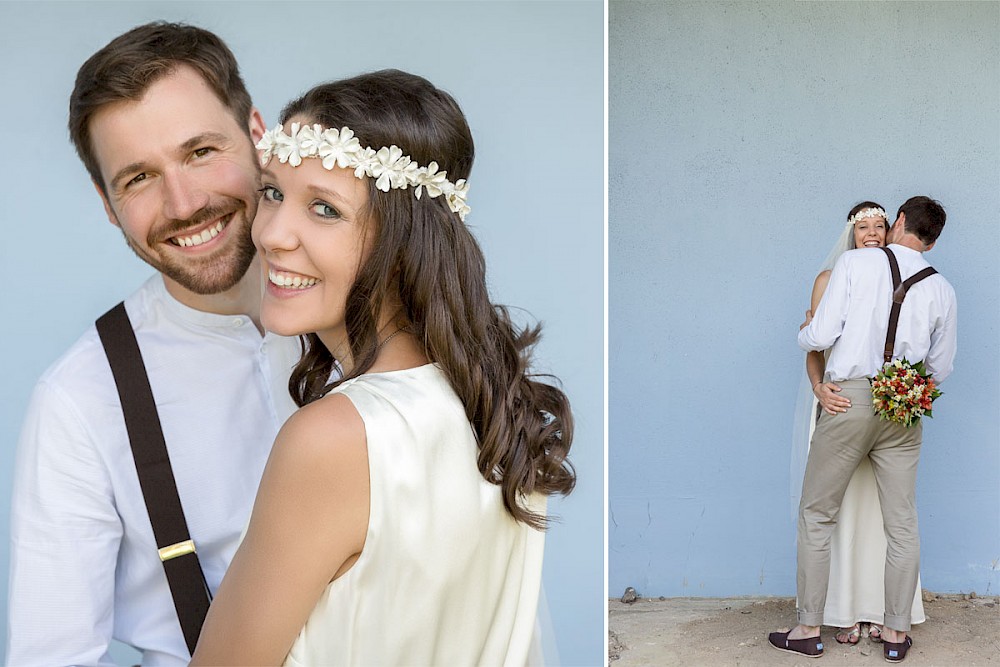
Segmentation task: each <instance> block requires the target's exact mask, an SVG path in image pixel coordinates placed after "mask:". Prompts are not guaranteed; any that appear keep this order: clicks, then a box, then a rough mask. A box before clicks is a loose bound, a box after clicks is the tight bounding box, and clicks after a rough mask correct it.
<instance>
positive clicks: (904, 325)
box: [799, 243, 957, 382]
mask: <svg viewBox="0 0 1000 667" xmlns="http://www.w3.org/2000/svg"><path fill="white" fill-rule="evenodd" d="M889 249H890V250H892V252H893V254H894V255H895V256H896V259H897V261H898V262H899V272H900V279H901V280H906V279H907V278H909V277H910V276H912V275H913V274H915V273H917V272H918V271H920V270H921V269H923V268H925V267H927V266H929V265H928V263H927V261H926V260H925V259H924V257H923V254H922V253H920V252H918V251H916V250H913V249H912V248H907V247H906V246H901V245H897V244H895V243H893V244H891V245H890V246H889ZM891 306H892V274H891V273H890V272H889V261H888V258H887V257H886V256H885V253H884V252H883V251H882V250H880V249H878V248H859V249H857V250H850V251H848V252H845V253H844V254H843V255H841V256H840V258H839V259H838V260H837V263H836V265H835V266H834V267H833V272H832V273H831V274H830V282H829V284H828V285H827V288H826V292H825V293H824V294H823V298H822V299H821V300H820V303H819V306H818V307H817V308H816V312H815V314H814V316H813V320H812V322H810V324H809V326H807V327H805V328H804V329H802V330H801V331H800V332H799V345H800V346H801V347H802V349H804V350H817V351H819V350H825V349H827V348H830V356H829V359H828V360H827V363H826V372H827V376H828V377H829V378H830V379H831V380H832V381H834V382H837V381H841V380H851V379H858V378H864V377H871V376H873V375H875V373H877V372H878V370H879V369H880V368H881V367H882V354H883V349H884V347H885V336H886V330H887V328H888V326H889V310H890V308H891ZM956 308H957V306H956V303H955V290H954V289H953V288H952V286H951V284H950V283H949V282H948V281H947V280H945V278H944V276H942V275H941V274H935V275H932V276H930V277H929V278H925V279H924V280H922V281H920V282H918V283H917V284H915V285H914V286H913V287H911V288H910V290H909V291H908V292H907V293H906V298H905V300H904V301H903V306H902V309H901V310H900V314H899V326H898V328H897V329H896V341H895V346H894V347H893V355H892V358H893V359H901V358H903V357H905V358H906V359H907V360H908V361H911V362H914V363H915V362H917V361H921V360H923V361H924V363H925V364H926V366H927V370H928V372H930V373H932V374H933V375H934V378H935V380H937V381H938V382H941V381H943V380H944V379H945V378H947V377H948V375H949V374H950V373H951V371H952V368H953V365H954V360H955V349H956V340H957V330H956V326H957V311H956Z"/></svg>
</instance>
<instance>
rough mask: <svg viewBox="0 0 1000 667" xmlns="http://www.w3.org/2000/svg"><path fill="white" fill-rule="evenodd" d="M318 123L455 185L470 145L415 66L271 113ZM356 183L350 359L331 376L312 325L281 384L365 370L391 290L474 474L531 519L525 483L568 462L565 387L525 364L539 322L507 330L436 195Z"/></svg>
mask: <svg viewBox="0 0 1000 667" xmlns="http://www.w3.org/2000/svg"><path fill="white" fill-rule="evenodd" d="M289 120H296V121H301V122H304V123H305V122H308V123H319V124H320V125H323V126H324V127H332V128H338V129H339V128H341V127H345V126H346V127H349V128H351V130H353V131H354V133H355V135H356V136H357V137H358V139H359V140H360V141H361V145H362V146H371V147H372V148H375V149H376V150H378V149H379V148H380V147H382V146H392V145H395V146H398V147H399V148H401V149H402V151H403V154H404V155H409V156H410V157H411V158H412V159H413V160H414V161H415V162H417V163H418V164H420V165H424V166H426V165H428V164H430V163H431V162H432V161H433V162H437V164H438V166H439V168H440V169H442V170H444V171H447V173H448V178H449V180H451V181H452V182H456V181H457V180H458V179H461V178H466V179H467V178H468V177H469V172H470V171H471V169H472V162H473V158H474V152H475V150H474V146H473V142H472V133H471V132H470V130H469V126H468V123H467V122H466V120H465V116H464V115H463V114H462V111H461V109H460V108H459V106H458V104H457V103H456V102H455V100H454V99H453V98H452V97H451V96H450V95H449V94H448V93H445V92H444V91H441V90H438V89H437V88H435V87H434V86H433V85H432V84H431V83H430V82H429V81H427V80H426V79H423V78H421V77H419V76H416V75H413V74H408V73H406V72H401V71H398V70H383V71H379V72H373V73H370V74H363V75H360V76H357V77H354V78H351V79H345V80H341V81H335V82H332V83H326V84H322V85H320V86H317V87H315V88H313V89H312V90H310V91H309V92H307V93H306V94H305V95H303V96H302V97H301V98H299V99H297V100H294V101H292V102H290V103H289V104H288V106H286V107H285V109H284V110H283V111H282V113H281V122H282V123H286V124H287V123H288V122H289ZM367 181H368V210H367V211H366V212H365V213H366V218H367V222H368V224H370V225H371V229H370V232H369V236H368V238H369V254H368V256H367V257H366V258H365V260H364V261H363V263H362V265H361V267H360V269H359V272H358V275H357V278H356V279H355V281H354V284H353V285H352V286H351V289H350V291H349V293H348V296H347V306H346V312H345V319H346V327H347V335H348V343H349V345H350V352H351V356H352V360H353V365H352V367H351V368H350V369H349V370H348V371H347V374H346V375H345V376H344V377H342V378H340V379H339V380H333V381H331V374H332V373H333V371H334V368H335V363H336V362H335V360H334V358H333V356H332V355H331V354H330V351H329V350H327V349H326V347H324V346H323V344H322V343H321V342H320V340H319V338H318V337H317V336H316V335H315V334H309V335H307V336H305V337H304V339H303V355H302V359H301V360H300V361H299V363H298V365H297V366H296V368H295V370H294V371H293V373H292V376H291V379H290V381H289V390H290V391H291V393H292V397H293V398H294V400H295V401H296V402H297V403H298V404H299V405H300V406H301V405H305V404H306V403H309V402H311V401H314V400H316V399H318V398H320V397H322V396H324V395H326V394H327V393H328V392H329V391H330V390H331V389H333V388H334V387H336V386H337V385H338V384H340V383H341V382H343V381H346V380H348V379H350V378H353V377H357V376H358V375H361V374H363V373H365V372H366V371H368V370H369V369H370V368H371V367H372V364H373V363H374V362H375V359H376V356H377V353H378V335H379V331H378V326H379V317H380V315H383V313H382V312H381V310H382V307H383V304H386V303H387V302H388V300H389V299H390V298H395V297H396V296H398V298H399V300H400V302H401V303H402V309H403V312H402V314H403V315H404V316H405V318H406V320H407V321H408V331H410V332H411V333H412V334H413V335H414V336H415V337H416V338H417V340H419V341H422V343H423V346H424V350H425V353H426V355H427V357H428V358H429V359H430V360H431V361H433V362H436V363H437V364H439V365H440V367H441V368H442V369H443V371H444V373H445V376H446V377H447V378H448V380H449V382H450V383H451V386H452V387H453V388H454V390H455V393H456V394H458V397H459V399H461V401H462V404H463V405H464V406H465V413H466V415H467V416H468V418H469V421H470V422H471V424H472V428H473V430H474V431H475V434H476V438H477V440H478V443H479V455H478V467H479V472H480V473H481V474H482V475H483V477H484V478H485V479H486V480H487V481H489V482H492V483H494V484H499V485H500V486H501V488H502V494H503V500H504V506H505V507H506V509H507V511H508V512H509V513H510V514H511V515H512V516H513V517H514V518H515V519H516V520H518V521H522V522H524V523H527V524H529V525H531V526H533V527H535V528H539V529H541V528H544V527H545V525H546V518H545V517H544V516H543V515H541V514H538V513H536V512H532V511H531V510H529V509H528V508H527V507H526V504H525V498H526V496H527V495H528V494H531V493H533V492H541V493H545V494H556V493H561V494H568V493H569V492H570V491H572V489H573V486H574V484H575V483H576V474H575V472H574V470H573V466H572V465H571V464H570V462H569V461H568V460H567V454H568V453H569V449H570V444H571V442H572V439H573V418H572V413H571V412H570V407H569V402H568V400H567V398H566V395H565V394H564V393H563V392H562V391H561V390H560V389H558V388H557V387H555V386H553V385H551V384H547V383H545V382H541V381H539V379H538V378H539V376H536V375H533V374H531V373H530V371H529V366H530V360H531V350H532V348H533V346H534V344H535V343H536V342H537V340H538V338H539V335H540V331H541V328H540V326H538V325H536V326H534V327H528V328H524V329H519V328H518V327H517V326H515V325H514V323H513V322H512V320H511V317H510V315H509V313H508V311H507V309H506V308H505V307H503V306H498V305H494V304H493V303H492V302H491V301H490V298H489V293H488V291H487V288H486V263H485V260H484V258H483V254H482V251H481V250H480V248H479V244H478V243H477V242H476V240H475V238H474V237H473V236H472V234H471V233H470V232H469V230H468V229H467V228H466V226H465V225H464V224H463V223H462V222H461V221H460V220H459V217H458V214H456V213H453V212H452V211H451V210H450V209H449V208H448V204H447V202H446V201H445V197H444V196H439V197H436V198H430V197H428V196H426V193H425V195H424V196H423V197H422V198H421V199H419V200H418V199H417V198H416V197H415V196H414V192H413V190H412V189H408V190H396V189H393V190H390V191H389V192H381V191H380V190H378V189H376V187H375V181H374V179H367Z"/></svg>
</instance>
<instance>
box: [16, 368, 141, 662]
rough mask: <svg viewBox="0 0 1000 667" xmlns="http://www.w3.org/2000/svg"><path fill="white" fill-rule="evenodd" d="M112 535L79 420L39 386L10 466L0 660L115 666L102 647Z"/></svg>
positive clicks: (110, 597) (107, 629)
mask: <svg viewBox="0 0 1000 667" xmlns="http://www.w3.org/2000/svg"><path fill="white" fill-rule="evenodd" d="M121 537H122V525H121V521H120V519H119V517H118V513H117V512H116V510H115V503H114V495H113V493H112V487H111V481H110V477H109V475H108V472H107V467H106V466H105V465H104V462H103V460H102V459H101V457H100V456H99V454H98V452H97V451H96V449H95V447H94V443H93V440H92V438H91V436H90V434H89V433H88V432H87V429H86V428H85V422H84V421H83V420H82V419H81V418H80V415H79V412H78V411H77V409H76V406H75V405H74V404H73V402H72V401H71V400H69V398H68V397H66V396H65V395H64V394H63V393H62V392H60V391H59V390H58V389H57V388H56V387H54V386H53V385H51V384H47V383H46V382H45V381H44V380H43V381H42V382H40V383H39V385H38V386H37V387H36V389H35V393H34V395H33V396H32V399H31V403H30V405H29V407H28V412H27V416H26V418H25V422H24V426H23V429H22V432H21V437H20V441H19V442H18V451H17V462H16V464H15V476H14V489H13V497H12V503H11V544H10V587H9V600H8V628H7V664H9V665H17V666H18V667H29V666H31V665H47V666H48V667H53V666H56V665H84V666H91V665H100V666H104V665H114V664H115V663H114V661H113V660H112V659H111V657H110V656H109V655H108V646H109V644H110V642H111V636H112V632H113V627H114V596H115V565H116V562H117V557H118V549H119V545H120V542H121Z"/></svg>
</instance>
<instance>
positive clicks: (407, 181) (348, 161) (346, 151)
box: [257, 123, 863, 221]
mask: <svg viewBox="0 0 1000 667" xmlns="http://www.w3.org/2000/svg"><path fill="white" fill-rule="evenodd" d="M291 129H292V133H291V134H286V133H285V131H284V128H283V127H282V126H281V125H280V124H279V125H276V126H275V127H274V128H273V129H271V130H268V131H267V132H265V133H264V136H263V137H262V138H261V140H260V141H259V142H257V148H258V149H259V150H260V151H261V154H260V163H261V164H262V165H264V166H266V165H267V163H268V162H269V161H270V160H271V156H272V155H276V156H277V157H278V161H279V162H281V163H282V164H285V163H287V164H289V165H291V166H293V167H297V166H299V165H300V164H302V158H307V157H310V158H317V159H320V160H322V161H323V167H324V168H325V169H330V170H332V169H333V168H334V167H341V168H343V169H353V170H354V175H355V176H357V177H358V178H365V177H369V178H374V179H376V180H375V187H376V188H378V189H379V190H381V191H382V192H388V191H389V190H390V189H399V190H405V189H407V188H409V187H411V186H412V187H414V188H415V189H416V193H415V194H416V196H417V199H420V195H421V194H423V192H424V191H425V190H426V191H427V196H428V197H438V196H440V195H444V197H445V200H446V201H447V202H448V208H450V209H451V210H452V211H453V212H455V213H458V217H459V218H460V219H461V220H463V221H464V220H465V216H467V215H468V214H469V212H470V211H471V210H472V209H471V208H469V205H468V204H467V203H466V198H467V197H468V192H469V184H468V183H466V181H465V179H464V178H463V179H459V180H458V181H456V182H455V183H452V182H451V181H449V180H448V172H445V171H438V164H437V162H431V163H430V164H429V165H427V166H426V167H421V166H420V165H418V164H417V163H416V162H414V161H412V160H411V159H410V157H409V156H408V155H403V151H402V150H401V149H400V148H399V147H398V146H395V145H393V146H389V147H388V148H386V147H384V146H383V147H382V148H380V149H378V150H375V149H374V148H370V147H366V148H362V147H361V142H360V141H358V139H357V137H355V136H354V132H352V131H351V130H350V129H349V128H346V127H342V128H340V129H339V130H335V129H333V128H328V129H323V126H322V125H302V126H301V127H300V125H299V123H292V128H291ZM862 212H863V211H862Z"/></svg>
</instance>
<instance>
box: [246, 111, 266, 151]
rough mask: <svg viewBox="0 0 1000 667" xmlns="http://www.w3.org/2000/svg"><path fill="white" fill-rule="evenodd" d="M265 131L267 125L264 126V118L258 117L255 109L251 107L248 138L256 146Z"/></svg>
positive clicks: (258, 113)
mask: <svg viewBox="0 0 1000 667" xmlns="http://www.w3.org/2000/svg"><path fill="white" fill-rule="evenodd" d="M266 130H267V125H265V124H264V117H263V116H261V115H260V111H259V110H258V109H257V107H253V108H252V109H250V138H251V139H253V143H254V145H257V142H258V141H260V138H261V137H263V136H264V132H265V131H266Z"/></svg>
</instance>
